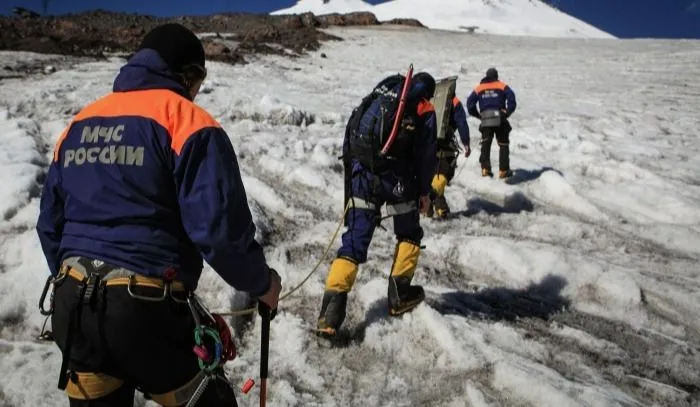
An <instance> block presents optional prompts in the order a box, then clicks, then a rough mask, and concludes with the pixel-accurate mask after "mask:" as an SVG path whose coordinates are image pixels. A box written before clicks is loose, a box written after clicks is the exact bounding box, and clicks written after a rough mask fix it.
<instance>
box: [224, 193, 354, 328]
mask: <svg viewBox="0 0 700 407" xmlns="http://www.w3.org/2000/svg"><path fill="white" fill-rule="evenodd" d="M351 201H352V200H351V199H349V200H348V203H347V205H345V210H344V211H343V216H341V217H340V221H339V222H338V227H337V228H336V229H335V232H334V233H333V236H332V237H331V239H330V240H329V241H328V245H327V246H326V249H325V250H324V251H323V254H322V255H321V257H320V258H319V260H318V263H316V266H314V268H313V269H311V271H310V272H309V274H307V275H306V277H304V279H303V280H301V283H299V284H297V285H296V286H295V287H294V288H292V289H291V290H289V292H287V293H286V294H284V295H283V296H281V297H280V301H283V300H284V299H286V298H287V297H289V296H290V295H292V294H294V293H295V292H296V291H298V290H299V289H300V288H301V287H302V286H303V285H304V284H306V282H307V281H309V278H311V276H312V275H314V274H315V273H316V272H317V271H318V269H319V267H320V266H321V264H322V263H323V260H324V259H325V258H326V256H327V255H328V251H329V250H330V249H331V247H332V246H333V242H335V239H336V237H338V233H340V229H341V228H342V227H343V220H345V215H347V213H348V209H349V208H350V202H351ZM257 310H258V309H257V307H253V308H247V309H242V310H234V311H227V312H217V314H219V315H221V316H222V317H234V316H240V315H251V314H254V313H255V312H257Z"/></svg>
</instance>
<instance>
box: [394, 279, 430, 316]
mask: <svg viewBox="0 0 700 407" xmlns="http://www.w3.org/2000/svg"><path fill="white" fill-rule="evenodd" d="M388 296H389V314H391V315H393V316H398V315H401V314H403V313H405V312H408V311H410V310H412V309H413V308H415V307H417V306H418V304H420V303H421V302H423V300H424V299H425V291H424V290H423V287H421V286H419V285H411V280H410V279H409V278H407V277H389V293H388Z"/></svg>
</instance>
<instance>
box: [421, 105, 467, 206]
mask: <svg viewBox="0 0 700 407" xmlns="http://www.w3.org/2000/svg"><path fill="white" fill-rule="evenodd" d="M449 117H450V121H449V123H448V125H447V128H446V129H445V137H444V138H442V139H438V141H437V160H438V164H437V172H436V173H435V176H434V177H433V182H432V189H433V191H432V194H431V198H432V201H433V205H432V207H431V208H430V210H429V211H428V217H432V216H435V217H436V218H440V219H442V218H445V217H446V216H447V215H448V214H449V213H450V206H449V205H448V204H447V199H446V198H445V188H447V184H448V183H449V182H450V181H451V180H452V178H454V176H455V169H456V168H457V156H458V155H459V152H458V151H459V145H458V144H457V140H456V137H455V130H456V131H459V138H460V140H461V141H462V145H464V150H465V151H464V156H465V157H469V155H470V154H471V148H470V147H469V125H468V124H467V112H466V111H465V110H464V106H462V102H461V101H460V100H459V98H458V97H457V96H454V97H453V98H452V103H451V111H450V115H449Z"/></svg>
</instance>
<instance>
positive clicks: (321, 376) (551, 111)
mask: <svg viewBox="0 0 700 407" xmlns="http://www.w3.org/2000/svg"><path fill="white" fill-rule="evenodd" d="M330 31H331V32H332V33H334V34H336V35H339V36H340V37H342V38H344V41H341V42H329V43H326V44H324V45H323V47H322V48H321V50H319V51H318V52H317V53H315V54H313V55H311V56H309V57H302V58H299V59H296V60H291V59H283V58H279V57H263V58H260V59H255V60H251V63H250V64H248V65H240V66H234V67H232V66H227V65H223V64H218V63H209V64H208V67H209V71H210V74H209V77H208V79H207V83H206V84H205V87H204V90H205V92H206V93H204V94H201V95H200V96H199V97H198V99H197V101H198V102H199V103H200V104H201V105H203V106H204V107H205V108H206V109H208V110H209V111H211V112H212V113H213V114H214V115H215V116H216V117H217V118H218V119H219V120H220V121H221V123H222V125H223V126H224V127H225V129H226V130H227V131H228V132H229V135H230V137H231V140H232V142H233V145H234V147H235V149H236V151H237V153H238V155H239V158H240V161H241V167H242V171H243V172H244V174H243V175H244V182H245V185H246V189H247V191H248V194H249V201H250V204H251V207H252V209H253V213H254V217H255V221H256V224H257V225H258V228H259V238H260V239H261V241H263V242H264V243H265V247H266V252H267V255H268V259H269V261H270V263H271V265H272V266H273V267H275V268H276V269H277V270H279V271H280V273H281V274H282V278H283V284H284V291H285V292H286V291H287V290H288V289H290V288H291V287H293V286H295V285H296V284H297V283H298V282H300V281H301V280H302V279H303V278H304V277H305V276H306V274H307V273H308V272H309V271H310V270H311V268H312V267H313V266H314V265H315V264H316V263H317V262H318V261H319V258H320V256H321V255H322V252H323V249H324V248H325V246H326V245H327V243H328V240H329V238H330V236H331V235H332V233H333V232H334V230H335V228H336V225H337V220H338V218H339V217H340V214H341V209H342V195H343V189H342V173H341V167H340V166H339V161H338V160H337V156H338V155H339V154H340V151H339V150H340V145H341V141H342V136H343V131H344V125H345V119H346V118H347V115H348V113H349V112H350V110H351V109H352V107H353V106H354V105H355V104H356V103H357V102H358V101H359V99H360V98H361V97H362V96H363V95H364V94H365V93H366V92H367V91H368V90H369V89H370V88H371V87H372V86H373V85H374V84H375V83H376V82H378V81H379V80H380V79H382V78H383V77H384V76H385V75H388V74H392V73H395V72H399V71H404V70H405V69H406V68H407V67H408V65H409V63H414V64H415V68H416V70H417V71H422V70H428V71H430V72H432V73H433V74H434V75H435V76H436V77H442V76H448V75H459V78H460V80H459V82H458V88H457V91H458V95H459V97H460V98H461V99H462V100H463V101H464V100H466V97H467V95H468V93H469V92H470V90H471V89H472V87H473V86H474V85H475V84H476V83H478V81H479V79H480V78H481V76H482V74H483V72H484V71H485V70H486V68H488V67H489V66H491V65H495V66H496V67H498V69H499V71H500V73H501V78H502V79H503V80H504V81H506V82H507V83H509V84H510V85H511V86H512V88H513V89H514V91H515V92H516V94H517V97H518V102H519V107H518V110H517V112H516V113H515V115H513V117H512V125H513V127H514V130H513V133H512V137H511V162H512V167H513V168H514V170H515V175H514V177H513V179H512V180H511V182H510V183H506V182H503V181H501V180H498V179H491V178H482V177H481V176H480V174H479V164H478V159H477V158H478V152H476V151H475V152H474V154H473V155H472V156H471V157H470V158H469V159H467V160H464V159H463V158H461V159H460V161H459V164H460V168H459V169H458V171H459V173H458V176H457V177H456V179H455V180H454V181H453V182H452V185H451V186H450V187H448V189H447V199H448V202H449V204H450V206H451V207H452V210H453V213H454V215H455V216H454V217H453V218H451V219H449V220H447V221H442V222H440V221H430V220H423V221H422V224H423V226H424V228H425V233H426V237H425V239H424V242H423V243H424V244H425V245H426V249H425V251H424V252H423V253H422V255H421V258H420V264H419V269H418V271H417V274H416V280H415V281H416V283H418V284H422V285H424V286H425V288H426V290H427V292H428V298H427V300H426V302H425V303H424V304H423V305H421V306H419V307H418V308H417V309H416V310H415V311H414V312H413V313H411V314H408V315H405V316H403V317H400V318H397V319H391V318H389V317H387V313H386V309H385V301H386V278H387V274H388V270H389V268H390V265H391V256H392V254H393V248H394V237H393V235H392V233H391V230H392V228H391V221H390V220H387V221H385V222H384V226H385V227H386V228H387V230H382V229H379V230H377V232H376V234H375V239H374V241H373V243H372V246H371V249H370V256H369V261H368V263H367V264H365V265H363V266H362V268H361V272H360V274H359V277H358V280H357V284H356V286H355V288H354V290H353V291H352V293H351V295H350V304H349V309H348V318H347V320H346V324H345V326H344V327H345V330H346V331H347V332H344V333H343V335H344V336H345V337H350V338H352V339H348V340H346V341H344V343H343V344H342V346H338V347H336V348H328V347H327V346H321V345H322V344H320V343H319V342H317V340H316V339H315V338H314V337H313V336H312V335H311V334H310V333H309V329H310V328H311V327H313V326H314V324H315V320H316V317H317V313H318V310H319V306H320V301H321V294H322V291H323V282H324V279H325V275H326V272H327V269H328V265H329V262H330V260H331V258H332V254H333V253H331V254H329V255H328V256H327V257H326V259H325V260H324V261H323V263H322V266H321V270H320V272H318V273H317V274H315V275H314V276H313V277H311V279H310V280H309V282H308V283H307V284H306V285H305V286H304V287H303V288H302V289H301V290H299V291H298V292H296V293H295V294H294V295H292V296H291V297H289V298H288V299H286V300H285V301H283V302H282V303H281V308H280V314H279V316H278V317H277V318H276V319H275V320H274V321H273V323H272V333H271V355H270V379H269V400H268V405H270V406H387V407H388V406H465V405H470V406H688V405H692V406H698V405H700V404H698V403H700V402H699V401H698V398H700V390H699V383H700V373H699V372H700V267H698V259H700V158H699V157H700V140H699V139H698V135H697V134H698V128H700V107H699V100H700V84H699V83H698V77H700V43H699V42H681V41H615V40H553V39H533V38H525V37H491V36H470V35H465V34H459V33H447V32H431V31H426V30H408V29H389V28H337V29H333V30H330ZM321 52H323V53H325V54H326V55H327V58H322V57H321V56H320V54H321ZM0 58H1V59H2V61H0V62H1V63H0V65H7V64H10V61H14V60H15V59H16V58H22V59H23V60H27V61H31V60H32V58H34V56H33V55H32V54H26V53H23V54H18V53H10V52H3V53H0ZM42 60H44V61H50V60H48V59H47V58H46V57H42ZM6 61H7V62H6ZM44 63H47V62H44ZM122 63H123V60H119V59H116V58H115V59H113V60H109V61H102V62H88V63H85V62H82V63H79V62H75V64H74V65H72V66H71V65H67V64H65V63H63V64H59V65H58V66H57V67H58V70H57V72H55V73H53V74H51V75H38V76H33V77H30V78H26V79H7V80H3V81H2V82H0V110H1V112H0V129H2V131H1V132H0V166H2V171H1V172H0V185H1V187H0V209H1V210H0V215H1V216H2V218H0V321H1V322H0V377H2V380H0V405H3V406H4V405H7V406H49V407H50V406H62V405H65V404H66V401H65V399H64V396H63V394H62V393H61V392H60V391H59V390H57V389H56V380H57V373H58V368H59V364H60V354H59V352H58V351H57V348H56V347H55V345H53V344H51V343H49V344H46V343H42V342H38V341H36V340H35V338H36V336H37V335H38V333H39V330H40V328H41V325H42V323H43V321H44V320H43V317H42V316H41V315H40V314H39V311H38V309H37V303H38V298H39V294H40V291H41V287H42V285H43V282H44V280H45V278H46V275H47V269H46V266H45V262H44V259H43V257H42V254H41V251H40V248H39V243H38V240H37V238H36V234H35V231H34V227H35V219H36V217H37V211H38V192H39V191H40V185H41V184H40V183H41V182H42V176H43V175H42V174H43V172H44V171H45V169H46V166H47V163H48V162H49V160H50V155H51V152H52V148H53V143H54V142H55V140H56V138H57V137H58V134H59V133H60V131H61V130H62V128H63V127H64V126H65V125H66V124H67V123H68V121H69V120H70V118H71V117H72V114H74V113H76V112H77V111H78V109H80V108H81V107H82V106H83V105H85V104H86V103H88V102H90V101H92V100H95V99H96V98H98V97H100V96H101V95H103V94H104V93H106V92H109V91H110V89H111V84H112V80H113V78H114V76H115V75H116V72H117V71H118V68H119V67H120V65H121V64H122ZM469 124H470V128H471V130H472V140H473V141H472V148H473V149H474V150H477V149H478V139H479V137H478V131H477V126H478V123H477V121H475V120H472V119H470V121H469ZM497 157H498V153H497V149H496V147H495V146H494V149H493V152H492V161H493V163H494V167H496V166H497ZM338 244H339V241H338V240H336V242H335V243H334V244H333V246H332V250H331V252H334V251H335V250H336V249H337V247H338ZM234 266H235V265H232V267H234ZM199 293H200V295H201V296H202V297H203V298H204V300H205V301H206V303H207V305H209V306H210V308H211V309H212V310H214V311H225V310H229V309H230V308H231V305H232V304H237V306H239V305H240V304H242V303H243V302H244V301H243V300H244V299H243V298H241V295H240V294H236V293H234V291H233V290H232V289H231V288H229V287H227V286H226V284H225V283H224V282H223V281H222V280H221V279H220V278H219V277H218V276H217V275H216V274H215V273H213V272H212V271H211V270H210V269H208V268H207V269H206V270H205V273H204V274H203V277H202V280H201V283H200V288H199ZM565 308H566V309H567V310H566V311H564V312H561V313H560V311H562V310H563V309H565ZM516 316H519V317H522V318H520V319H519V320H513V319H514V317H516ZM230 322H237V321H232V320H230ZM237 327H238V328H241V327H243V328H241V329H237V333H238V337H237V343H238V345H239V349H238V350H239V353H240V355H239V357H238V358H237V359H236V360H235V361H234V362H232V363H230V364H228V365H227V368H228V370H229V373H230V374H229V377H230V379H231V380H232V382H233V383H234V385H235V386H236V387H237V388H240V385H242V383H243V382H244V381H245V379H246V378H247V377H257V375H258V368H259V365H258V357H259V341H260V334H259V332H260V324H259V318H257V319H256V320H255V322H254V324H253V325H252V326H248V327H245V325H243V324H237ZM238 396H239V403H240V405H241V406H255V405H258V400H257V390H254V391H253V392H251V393H249V394H248V395H242V394H241V393H240V391H238ZM144 403H145V402H144V401H143V400H140V401H139V403H138V405H141V406H143V405H149V404H144Z"/></svg>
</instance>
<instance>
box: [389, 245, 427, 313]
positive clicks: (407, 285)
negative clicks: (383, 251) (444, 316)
mask: <svg viewBox="0 0 700 407" xmlns="http://www.w3.org/2000/svg"><path fill="white" fill-rule="evenodd" d="M419 255H420V246H418V245H417V244H415V243H412V242H407V241H401V242H399V243H398V244H397V245H396V250H395V252H394V264H393V266H392V268H391V276H390V277H389V289H388V294H387V295H388V300H389V314H391V315H401V314H403V313H404V312H407V311H410V310H412V309H413V308H415V307H416V306H418V304H420V303H421V302H422V301H423V300H424V299H425V292H424V291H423V287H421V286H417V285H411V281H412V280H413V275H414V274H415V271H416V266H417V265H418V257H419Z"/></svg>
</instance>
